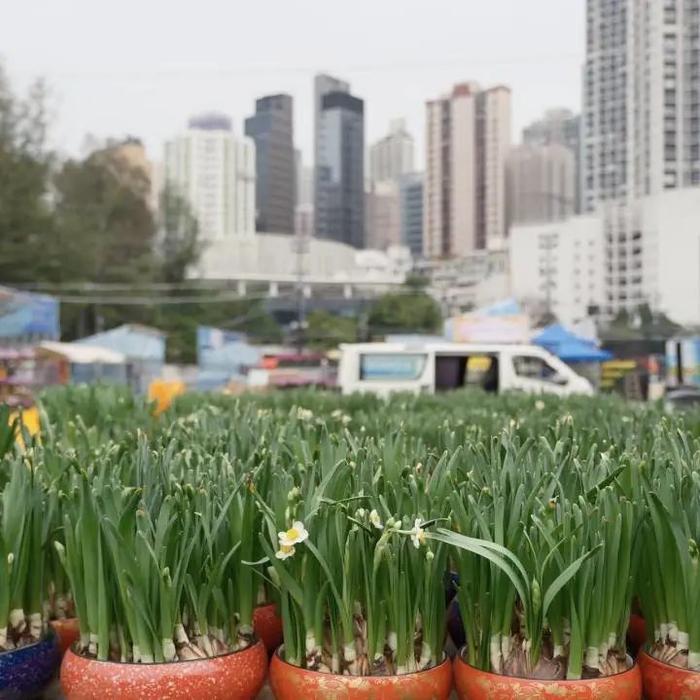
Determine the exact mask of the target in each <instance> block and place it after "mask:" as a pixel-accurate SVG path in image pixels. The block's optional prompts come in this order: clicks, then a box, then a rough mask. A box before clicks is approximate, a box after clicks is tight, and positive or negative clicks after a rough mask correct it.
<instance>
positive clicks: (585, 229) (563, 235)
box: [509, 215, 605, 326]
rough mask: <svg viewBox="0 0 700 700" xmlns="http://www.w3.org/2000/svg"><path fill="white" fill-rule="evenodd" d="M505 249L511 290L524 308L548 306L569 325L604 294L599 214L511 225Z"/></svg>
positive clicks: (591, 310)
mask: <svg viewBox="0 0 700 700" xmlns="http://www.w3.org/2000/svg"><path fill="white" fill-rule="evenodd" d="M509 250H510V274H511V289H512V293H513V296H514V297H515V298H516V299H517V300H518V301H520V302H521V303H522V304H523V305H524V306H525V308H529V309H531V310H532V309H537V310H538V311H540V312H542V311H549V312H551V313H552V314H554V315H555V316H556V317H557V319H558V320H559V321H560V322H561V323H564V324H565V325H569V326H575V325H578V324H580V323H582V322H583V321H584V320H585V319H586V318H588V317H589V316H590V315H591V314H595V313H596V312H597V310H598V309H600V307H601V305H602V303H603V297H604V293H605V289H604V280H603V253H604V233H603V223H602V220H601V218H600V217H598V216H594V215H589V216H576V217H573V218H570V219H568V220H567V221H559V222H552V223H545V224H534V225H529V226H514V227H513V228H511V232H510V241H509Z"/></svg>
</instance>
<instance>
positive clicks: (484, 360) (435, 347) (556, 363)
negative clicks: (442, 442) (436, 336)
mask: <svg viewBox="0 0 700 700" xmlns="http://www.w3.org/2000/svg"><path fill="white" fill-rule="evenodd" d="M340 350H341V356H340V366H339V367H338V385H339V386H340V389H341V391H342V392H343V394H352V393H353V392H356V391H359V392H365V391H368V392H372V393H374V394H378V395H380V396H387V395H389V394H391V393H394V392H397V391H410V392H413V393H419V392H425V393H431V394H432V393H436V392H443V391H449V390H451V389H459V388H463V387H469V386H472V387H479V388H481V389H484V390H485V391H489V392H494V393H497V392H500V391H524V392H527V393H531V394H539V393H547V394H558V395H560V396H568V395H569V394H588V395H591V394H593V393H594V392H593V386H592V384H591V383H590V382H589V381H588V380H587V379H586V378H584V377H582V376H580V375H578V374H576V372H574V370H572V369H571V367H569V366H568V365H566V364H565V363H564V362H562V361H561V360H560V359H559V358H558V357H555V356H554V355H552V354H551V353H549V352H547V350H545V349H543V348H540V347H538V346H536V345H495V344H494V345H487V344H484V345H481V344H479V345H472V344H468V345H466V344H465V345H463V344H459V343H427V344H421V345H415V344H411V343H360V344H345V345H341V346H340Z"/></svg>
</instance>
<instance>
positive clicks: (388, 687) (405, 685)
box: [270, 649, 452, 700]
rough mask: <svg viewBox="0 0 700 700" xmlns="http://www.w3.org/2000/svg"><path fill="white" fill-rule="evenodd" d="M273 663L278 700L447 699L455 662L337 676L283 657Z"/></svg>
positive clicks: (272, 668) (273, 683) (274, 684)
mask: <svg viewBox="0 0 700 700" xmlns="http://www.w3.org/2000/svg"><path fill="white" fill-rule="evenodd" d="M280 651H281V649H280V650H278V651H277V653H276V654H274V655H273V657H272V663H271V664H270V686H271V687H272V692H273V693H274V695H275V698H277V700H302V699H303V700H329V699H330V698H332V699H333V700H448V698H449V696H450V691H451V690H452V664H451V663H450V660H449V659H446V660H445V661H444V662H443V663H442V664H440V665H439V666H436V667H435V668H431V669H429V670H427V671H420V672H419V673H409V674H406V675H404V676H381V677H379V676H362V677H358V676H337V675H334V674H332V673H318V672H317V671H307V670H306V669H303V668H299V667H298V666H292V665H291V664H288V663H287V662H286V661H283V660H282V659H281V658H280Z"/></svg>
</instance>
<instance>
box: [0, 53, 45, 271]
mask: <svg viewBox="0 0 700 700" xmlns="http://www.w3.org/2000/svg"><path fill="white" fill-rule="evenodd" d="M46 129H47V117H46V89H45V87H44V85H43V83H41V82H37V83H36V84H35V85H34V86H33V87H32V88H31V89H30V91H29V93H28V95H27V96H26V97H24V98H18V97H16V96H15V95H14V94H13V92H12V90H11V87H10V84H9V81H8V79H7V76H6V75H5V73H4V71H3V70H2V66H0V244H1V245H2V255H0V280H1V281H3V282H6V283H10V284H11V283H21V282H28V281H33V280H35V279H37V276H39V277H42V278H50V275H51V265H50V263H51V257H50V253H51V252H52V247H51V246H48V247H47V244H48V243H51V234H52V216H51V207H50V203H49V200H48V196H47V195H48V188H47V183H48V179H49V175H50V169H51V163H52V157H51V154H50V153H48V152H47V149H46Z"/></svg>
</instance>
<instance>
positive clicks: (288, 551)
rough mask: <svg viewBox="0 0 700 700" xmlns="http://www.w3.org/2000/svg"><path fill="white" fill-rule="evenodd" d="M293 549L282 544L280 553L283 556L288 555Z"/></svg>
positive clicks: (288, 545)
mask: <svg viewBox="0 0 700 700" xmlns="http://www.w3.org/2000/svg"><path fill="white" fill-rule="evenodd" d="M293 549H294V547H292V545H291V544H283V545H282V546H281V547H280V551H281V552H282V553H283V554H289V553H290V552H291V551H292V550H293Z"/></svg>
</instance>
